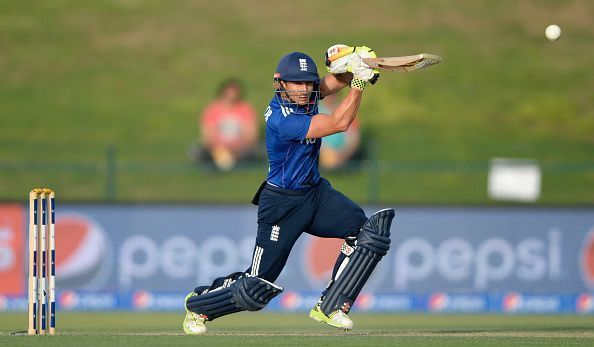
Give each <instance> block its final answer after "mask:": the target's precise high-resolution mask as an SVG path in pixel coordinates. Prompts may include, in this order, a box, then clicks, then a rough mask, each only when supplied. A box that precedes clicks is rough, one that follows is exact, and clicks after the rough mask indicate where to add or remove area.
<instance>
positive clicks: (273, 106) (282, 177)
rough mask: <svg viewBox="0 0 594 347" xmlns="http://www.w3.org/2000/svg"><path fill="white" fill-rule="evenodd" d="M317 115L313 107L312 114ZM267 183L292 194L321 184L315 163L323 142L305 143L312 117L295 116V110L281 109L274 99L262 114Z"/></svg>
mask: <svg viewBox="0 0 594 347" xmlns="http://www.w3.org/2000/svg"><path fill="white" fill-rule="evenodd" d="M317 113H318V106H317V105H316V106H314V109H313V112H311V114H313V115H315V114H317ZM264 117H265V119H266V151H267V152H268V163H269V168H268V178H267V179H266V180H267V181H268V182H269V183H271V184H273V185H275V186H278V187H281V188H285V189H291V190H306V189H309V188H310V187H312V186H314V185H315V184H316V183H318V181H319V180H320V172H319V171H318V160H319V156H320V146H321V144H322V139H321V138H320V139H306V138H305V135H306V134H307V131H308V130H309V124H310V123H311V117H312V116H310V115H308V114H295V113H294V109H293V108H291V107H287V106H284V105H280V104H279V102H278V100H277V98H276V97H273V98H272V101H270V104H269V106H268V108H267V109H266V112H265V114H264Z"/></svg>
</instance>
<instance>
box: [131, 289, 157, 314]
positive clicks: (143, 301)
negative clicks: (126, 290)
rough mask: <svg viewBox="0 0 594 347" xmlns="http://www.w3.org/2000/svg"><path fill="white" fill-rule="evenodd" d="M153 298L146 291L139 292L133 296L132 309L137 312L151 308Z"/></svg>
mask: <svg viewBox="0 0 594 347" xmlns="http://www.w3.org/2000/svg"><path fill="white" fill-rule="evenodd" d="M152 302H153V296H152V294H151V293H149V292H147V291H145V290H139V291H136V292H134V293H133V294H132V307H133V308H134V309H137V310H145V309H147V308H149V307H150V306H151V304H152Z"/></svg>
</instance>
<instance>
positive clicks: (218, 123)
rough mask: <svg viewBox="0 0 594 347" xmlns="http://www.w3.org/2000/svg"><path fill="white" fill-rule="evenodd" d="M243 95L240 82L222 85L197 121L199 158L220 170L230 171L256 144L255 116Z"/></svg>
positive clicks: (253, 150) (250, 152) (230, 81)
mask: <svg viewBox="0 0 594 347" xmlns="http://www.w3.org/2000/svg"><path fill="white" fill-rule="evenodd" d="M243 94H244V92H243V85H242V84H241V82H240V81H238V80H235V79H231V80H227V81H225V82H223V83H222V84H221V87H220V88H219V91H218V93H217V98H216V99H215V100H214V101H213V102H211V103H210V104H209V105H207V106H206V108H205V109H204V110H203V112H202V115H201V117H200V120H199V128H200V134H201V142H202V151H201V152H202V153H201V155H199V157H200V159H202V160H205V159H206V160H208V159H211V160H212V161H213V162H214V164H215V165H216V166H217V168H219V169H221V170H230V169H232V168H233V167H234V166H235V164H236V163H237V161H240V160H242V159H247V158H249V157H253V156H254V154H255V147H256V144H257V141H258V125H257V119H256V112H255V110H254V108H253V107H252V105H251V104H250V103H248V102H247V101H245V100H244V99H243Z"/></svg>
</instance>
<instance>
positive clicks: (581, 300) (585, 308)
mask: <svg viewBox="0 0 594 347" xmlns="http://www.w3.org/2000/svg"><path fill="white" fill-rule="evenodd" d="M593 305H594V297H593V296H592V295H590V294H586V293H584V294H581V295H579V296H578V297H577V299H576V300H575V310H576V312H578V313H589V312H592V311H593V310H592V308H593Z"/></svg>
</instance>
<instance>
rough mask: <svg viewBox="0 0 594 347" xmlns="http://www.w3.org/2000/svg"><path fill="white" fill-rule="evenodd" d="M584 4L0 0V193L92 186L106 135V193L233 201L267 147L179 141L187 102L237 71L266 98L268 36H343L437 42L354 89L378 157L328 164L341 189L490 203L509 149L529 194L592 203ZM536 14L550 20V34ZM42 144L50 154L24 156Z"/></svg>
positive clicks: (295, 41) (272, 57)
mask: <svg viewBox="0 0 594 347" xmlns="http://www.w3.org/2000/svg"><path fill="white" fill-rule="evenodd" d="M271 7H274V8H275V9H276V10H275V12H274V14H272V13H271V12H270V11H268V10H265V8H271ZM591 13H594V3H593V2H592V1H588V0H571V1H570V0H568V1H562V2H559V1H540V0H532V1H522V2H517V1H513V0H504V1H497V2H493V1H488V0H481V1H474V0H462V1H457V2H455V3H451V2H447V1H446V2H444V1H441V0H428V1H423V2H416V1H380V0H372V1H365V2H356V1H351V2H344V1H341V0H334V1H324V2H319V1H314V0H304V1H299V2H290V1H288V2H287V1H285V2H278V1H272V0H267V1H258V3H257V5H255V4H253V3H252V2H249V1H247V2H246V1H230V0H222V1H216V2H200V1H176V2H175V3H171V2H170V1H165V0H156V1H151V2H144V1H119V0H107V1H101V2H80V1H75V0H53V1H41V2H40V1H27V0H23V1H3V2H1V3H0V76H2V83H0V200H22V199H23V198H24V197H25V196H26V193H27V192H28V191H29V190H30V188H32V187H33V186H51V187H54V188H55V189H57V190H58V192H59V196H60V198H61V199H62V201H65V200H93V201H94V200H103V199H105V198H108V197H110V194H108V192H107V191H108V190H109V189H108V188H106V181H107V179H106V176H109V173H108V172H109V167H110V166H111V165H110V164H109V163H108V160H107V159H106V151H107V149H108V148H110V147H113V148H114V149H115V165H114V166H113V167H114V168H115V171H114V172H113V173H114V176H113V177H114V178H115V185H114V187H115V190H114V192H115V193H114V195H113V198H114V199H115V200H119V201H188V200H190V201H203V202H246V201H248V200H249V198H250V195H251V194H252V193H253V190H254V189H255V188H256V187H257V185H258V183H259V182H260V181H261V180H262V179H263V178H264V175H265V174H266V165H265V164H262V165H261V166H260V167H259V169H254V168H252V169H247V170H243V171H240V172H235V173H231V174H224V175H214V174H212V173H211V172H209V171H208V170H204V169H199V168H196V167H194V166H193V165H192V164H191V163H190V162H189V161H188V159H187V158H186V152H187V149H188V147H189V146H190V145H191V144H192V143H193V142H194V141H195V140H196V137H197V134H198V130H197V127H196V120H197V117H198V114H199V112H200V110H201V108H202V107H203V106H204V105H205V104H206V103H207V102H208V101H209V100H211V98H212V97H213V94H214V90H215V89H216V86H217V85H218V83H219V82H220V81H222V80H223V79H225V78H227V77H229V76H240V77H241V78H242V79H243V80H244V81H245V83H246V85H247V86H248V88H249V90H248V94H247V98H248V99H249V101H251V102H252V103H253V104H254V105H255V107H256V108H257V109H258V110H264V108H265V106H266V104H267V103H268V101H269V99H270V97H271V76H272V73H273V70H274V67H275V65H276V63H277V60H278V59H279V58H280V57H281V56H282V55H283V54H285V53H286V52H288V51H292V50H302V51H305V52H307V53H309V54H311V55H313V56H314V57H315V60H316V62H317V63H318V64H319V65H321V64H322V56H323V52H324V50H325V49H326V48H327V47H328V46H329V45H331V44H334V43H337V42H342V43H348V44H367V45H369V46H371V47H373V48H374V49H375V50H376V51H377V52H378V53H379V54H380V55H404V54H412V53H417V52H422V51H427V52H432V53H436V54H440V55H442V56H443V57H444V63H443V64H440V65H439V66H436V67H432V68H431V69H429V70H426V71H420V72H415V73H410V74H396V73H384V74H383V75H382V77H381V79H380V81H379V82H378V84H377V85H376V86H372V87H370V88H368V90H367V91H366V92H365V97H364V100H363V105H362V107H361V109H360V118H361V124H362V127H363V129H364V130H365V134H366V135H365V136H366V139H367V140H369V139H371V138H373V139H374V142H375V144H376V146H375V148H376V149H377V157H378V160H379V162H380V164H379V166H380V174H379V176H374V175H373V174H372V173H369V172H368V171H369V170H368V166H365V167H363V168H362V169H360V170H355V171H354V172H351V173H347V174H328V176H330V178H331V179H332V180H336V186H337V187H338V188H339V189H341V190H343V191H345V192H346V193H347V194H349V195H353V196H354V198H356V200H357V201H359V202H367V201H370V200H373V199H375V198H377V200H378V201H379V202H384V203H388V202H389V203H439V204H442V203H446V204H447V203H462V204H464V203H470V204H484V203H491V202H490V201H489V200H488V199H487V196H486V176H487V165H488V162H489V160H490V159H491V158H493V157H514V158H534V159H537V160H538V161H539V162H540V163H542V164H543V168H544V176H543V195H542V199H541V200H540V202H541V203H545V204H579V203H581V204H594V137H593V136H592V134H593V133H594V102H593V99H592V90H594V68H593V67H592V64H591V62H592V61H594V45H592V42H594V26H592V21H591V16H590V14H591ZM552 22H555V23H557V24H559V25H560V26H561V28H562V29H563V34H562V37H561V39H560V40H558V41H556V42H554V43H551V42H548V41H546V40H545V38H544V34H543V33H544V28H545V27H546V25H548V24H550V23H552ZM321 68H322V67H321V66H320V69H321ZM41 159H45V160H49V161H51V162H52V163H53V164H52V165H51V168H50V169H49V170H48V172H45V171H42V170H40V169H39V167H37V166H34V165H31V163H32V161H35V160H41ZM440 163H441V164H440ZM477 163H478V166H476V165H477ZM473 165H475V166H473ZM468 166H473V167H478V169H473V170H460V169H459V168H460V167H462V168H465V167H468ZM427 167H432V169H427ZM139 168H140V169H139ZM369 181H373V182H374V183H375V185H376V187H375V188H373V189H375V190H376V191H377V192H378V193H377V194H375V195H373V194H370V193H369V191H368V186H369V184H368V182H369ZM192 192H194V193H192Z"/></svg>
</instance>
